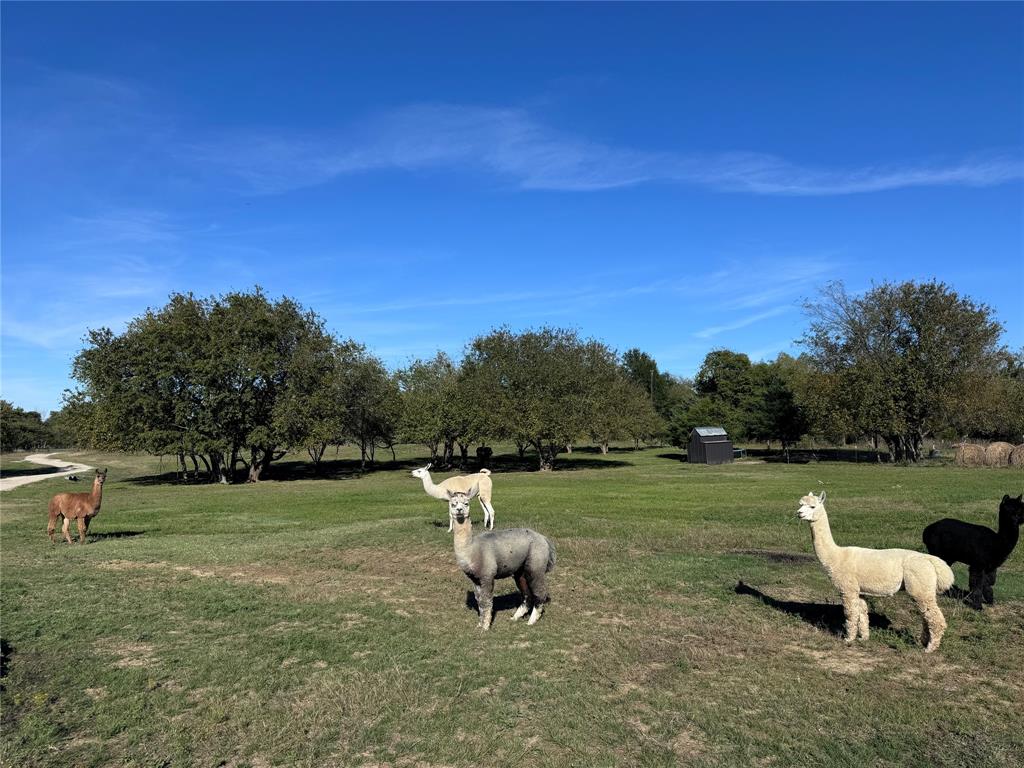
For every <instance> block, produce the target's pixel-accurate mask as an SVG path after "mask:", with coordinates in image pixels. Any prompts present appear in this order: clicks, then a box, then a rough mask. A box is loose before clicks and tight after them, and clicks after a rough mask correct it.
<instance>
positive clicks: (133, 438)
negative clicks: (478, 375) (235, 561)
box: [65, 288, 397, 482]
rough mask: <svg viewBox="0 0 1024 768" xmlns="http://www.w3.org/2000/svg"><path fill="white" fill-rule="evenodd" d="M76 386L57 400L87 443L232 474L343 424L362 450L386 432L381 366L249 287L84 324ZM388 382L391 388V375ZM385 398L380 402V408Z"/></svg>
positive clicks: (390, 418)
mask: <svg viewBox="0 0 1024 768" xmlns="http://www.w3.org/2000/svg"><path fill="white" fill-rule="evenodd" d="M74 375H75V378H76V379H78V381H80V382H81V383H82V385H83V388H82V390H80V391H79V392H76V393H70V394H69V396H68V398H67V404H66V406H65V411H66V413H67V418H68V420H69V421H70V422H72V423H73V424H74V425H75V431H76V432H77V434H79V435H80V436H81V435H85V436H87V437H88V439H89V443H90V444H93V445H100V446H104V447H116V448H119V449H121V450H135V451H148V452H150V453H155V454H161V455H164V454H171V455H175V456H177V457H178V461H179V466H180V468H181V469H182V470H187V468H188V465H187V463H186V459H191V461H192V464H193V468H192V469H193V472H195V473H197V474H198V473H199V471H200V463H201V464H202V470H203V472H204V473H205V474H206V475H207V476H208V477H209V478H211V479H219V480H220V481H221V482H231V481H232V480H233V479H234V476H235V472H236V468H237V466H238V465H239V464H242V465H244V466H245V467H246V469H247V476H248V479H249V480H250V481H256V480H259V479H260V477H261V476H262V475H263V473H264V472H265V471H266V470H267V468H268V467H269V466H270V464H271V462H273V461H274V460H275V459H277V458H279V457H280V456H281V454H282V452H283V449H285V448H289V447H303V448H306V449H307V450H308V451H309V452H310V456H311V457H312V458H313V459H314V462H318V461H319V458H320V457H322V455H323V452H324V450H325V448H326V446H327V445H328V444H330V443H336V442H340V441H341V440H342V439H343V436H344V435H346V434H348V435H352V437H353V439H355V440H357V442H359V444H360V445H361V447H362V448H363V452H364V457H365V456H367V455H370V456H371V457H372V452H373V446H374V445H376V444H377V442H379V441H384V442H385V443H389V442H393V440H394V431H395V422H396V421H397V415H396V414H395V413H394V412H395V411H396V410H397V405H396V396H395V395H394V394H392V395H391V396H390V400H389V396H388V391H389V390H388V386H389V384H388V382H389V381H390V377H389V376H388V375H387V372H386V371H385V370H384V368H383V366H382V365H381V364H380V363H379V361H376V360H375V359H374V358H371V357H368V356H367V355H366V354H365V352H364V351H363V349H362V348H361V347H359V346H358V345H356V344H354V343H352V342H345V343H338V342H336V341H335V340H334V339H333V338H332V337H331V336H330V335H328V334H327V333H326V332H325V331H324V329H323V322H322V321H321V320H320V318H318V317H317V316H316V315H315V314H314V313H312V312H307V311H306V310H304V309H303V308H302V307H301V306H299V305H298V304H297V303H295V302H294V301H292V300H291V299H287V298H282V299H279V300H277V301H271V300H270V299H268V298H267V297H266V296H265V295H264V294H263V292H262V291H261V290H260V289H258V288H257V289H256V290H255V291H253V292H252V293H229V294H227V295H225V296H222V297H211V298H208V299H197V298H195V297H194V296H192V295H191V294H175V295H173V296H172V297H171V299H170V301H169V302H168V304H167V305H166V306H165V307H163V308H161V309H159V310H155V311H154V310H149V311H147V312H146V314H145V315H143V316H142V317H139V318H136V319H135V320H133V321H132V322H131V323H130V324H129V326H128V328H127V330H126V331H125V332H124V333H123V334H121V335H119V336H115V335H114V334H113V333H112V332H111V331H110V330H109V329H105V328H104V329H100V330H97V331H91V332H90V334H89V345H88V346H87V347H86V349H84V350H82V351H81V352H80V353H79V354H78V356H77V357H76V358H75V363H74ZM390 386H391V390H392V391H393V392H396V391H397V390H396V389H395V388H394V386H393V383H392V384H391V385H390ZM389 407H390V412H389V411H388V408H389Z"/></svg>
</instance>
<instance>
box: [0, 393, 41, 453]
mask: <svg viewBox="0 0 1024 768" xmlns="http://www.w3.org/2000/svg"><path fill="white" fill-rule="evenodd" d="M53 440H54V432H53V430H52V429H51V428H50V427H49V426H48V425H47V424H44V423H43V419H42V417H41V416H40V415H39V413H38V412H36V411H25V410H23V409H21V408H18V407H17V406H15V405H13V404H11V403H9V402H7V401H6V400H0V451H3V452H4V453H7V452H10V451H17V450H21V449H31V448H41V447H43V446H46V445H48V444H50V443H51V442H53Z"/></svg>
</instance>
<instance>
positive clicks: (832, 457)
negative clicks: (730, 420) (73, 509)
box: [746, 448, 889, 464]
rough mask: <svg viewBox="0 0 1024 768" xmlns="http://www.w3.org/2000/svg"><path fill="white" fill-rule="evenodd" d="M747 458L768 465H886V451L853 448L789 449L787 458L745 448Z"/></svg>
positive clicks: (762, 450)
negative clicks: (833, 463)
mask: <svg viewBox="0 0 1024 768" xmlns="http://www.w3.org/2000/svg"><path fill="white" fill-rule="evenodd" d="M746 450H747V456H749V457H751V458H757V459H761V460H762V461H765V462H767V463H769V464H810V463H811V462H812V461H830V462H831V461H836V462H845V463H848V464H878V463H880V462H881V463H883V464H884V463H887V462H888V461H889V454H888V452H887V451H879V452H878V453H875V452H874V451H861V450H857V449H854V448H815V449H811V448H790V450H789V458H788V460H787V458H786V454H785V452H784V451H782V450H777V449H774V448H773V449H770V450H769V449H767V448H747V449H746Z"/></svg>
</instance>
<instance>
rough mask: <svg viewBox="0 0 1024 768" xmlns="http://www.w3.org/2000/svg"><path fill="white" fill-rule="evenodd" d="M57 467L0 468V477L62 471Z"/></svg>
mask: <svg viewBox="0 0 1024 768" xmlns="http://www.w3.org/2000/svg"><path fill="white" fill-rule="evenodd" d="M63 471H64V470H62V469H61V468H59V467H28V468H26V469H4V470H0V477H34V476H36V475H56V474H57V473H58V472H63Z"/></svg>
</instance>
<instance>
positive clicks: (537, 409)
mask: <svg viewBox="0 0 1024 768" xmlns="http://www.w3.org/2000/svg"><path fill="white" fill-rule="evenodd" d="M466 358H467V364H468V365H469V366H470V367H472V368H473V370H474V376H478V377H480V378H479V379H477V380H476V384H475V386H476V387H477V391H478V392H480V393H487V397H488V400H487V404H488V405H487V407H488V409H489V410H490V412H491V413H492V414H493V416H494V421H493V423H494V424H495V425H496V430H500V433H501V434H502V435H503V436H505V437H509V438H511V439H513V440H516V441H517V442H520V441H521V442H523V443H528V444H530V445H532V446H533V447H534V448H535V449H536V451H537V455H538V462H539V467H540V469H541V470H542V471H546V470H551V469H553V468H554V462H555V459H556V458H557V456H558V454H559V453H560V452H562V451H563V450H565V448H566V446H567V445H571V444H572V443H573V442H574V441H575V440H576V438H578V437H579V436H581V435H586V434H588V433H589V431H590V427H591V419H592V415H593V413H594V409H595V404H596V403H597V402H598V400H599V399H600V392H601V390H602V388H604V387H607V386H608V384H609V382H611V381H613V380H614V378H615V373H616V368H617V366H618V361H617V359H616V356H615V354H614V352H612V351H611V350H610V349H609V348H608V347H606V346H605V345H604V344H601V343H600V342H597V341H593V340H587V341H584V340H582V339H580V338H579V336H578V335H577V333H576V332H575V331H571V330H565V329H560V328H541V329H540V330H537V331H526V332H523V333H521V334H514V333H512V332H511V331H510V330H508V329H507V328H503V329H499V330H496V331H492V332H491V333H490V334H488V335H486V336H480V337H478V338H476V339H474V340H473V342H472V344H471V345H470V348H469V350H468V352H467V355H466Z"/></svg>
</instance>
